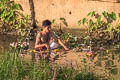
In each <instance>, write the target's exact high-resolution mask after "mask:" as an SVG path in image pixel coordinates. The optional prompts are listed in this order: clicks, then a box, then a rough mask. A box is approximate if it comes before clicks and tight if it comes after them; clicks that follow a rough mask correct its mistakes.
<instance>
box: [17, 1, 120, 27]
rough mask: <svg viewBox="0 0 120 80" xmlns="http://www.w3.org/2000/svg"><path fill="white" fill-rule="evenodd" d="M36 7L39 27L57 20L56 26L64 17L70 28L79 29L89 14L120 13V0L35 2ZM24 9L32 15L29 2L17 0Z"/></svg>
mask: <svg viewBox="0 0 120 80" xmlns="http://www.w3.org/2000/svg"><path fill="white" fill-rule="evenodd" d="M33 1H34V5H35V15H36V19H37V20H38V22H39V23H38V25H41V22H42V20H44V19H50V20H52V19H56V24H59V23H60V20H59V18H60V17H64V18H65V19H66V22H67V23H68V26H69V27H70V28H77V27H78V26H77V21H78V20H79V19H82V18H83V17H85V16H86V15H87V14H88V12H90V11H93V10H94V11H96V12H98V13H101V12H103V11H108V12H112V11H114V12H115V13H117V15H118V13H120V3H119V2H120V0H33ZM16 2H17V3H20V4H21V5H22V7H23V9H24V11H23V13H25V14H30V7H29V0H16Z"/></svg>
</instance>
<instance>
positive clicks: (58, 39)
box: [51, 33, 69, 50]
mask: <svg viewBox="0 0 120 80" xmlns="http://www.w3.org/2000/svg"><path fill="white" fill-rule="evenodd" d="M51 37H52V38H54V39H55V40H57V41H58V43H59V44H60V45H61V46H62V47H63V48H64V49H65V50H69V49H68V48H67V46H66V45H65V44H64V43H63V42H62V40H61V39H60V38H58V37H57V36H56V35H55V34H54V33H51Z"/></svg>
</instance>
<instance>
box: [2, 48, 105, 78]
mask: <svg viewBox="0 0 120 80" xmlns="http://www.w3.org/2000/svg"><path fill="white" fill-rule="evenodd" d="M18 54H19V52H18V50H14V51H5V52H4V55H1V56H0V80H104V78H102V77H99V76H97V75H95V74H89V73H88V72H84V71H79V70H76V69H74V68H73V67H72V66H71V67H67V66H66V67H60V65H58V64H56V65H54V67H53V66H50V65H49V62H47V61H45V60H40V61H39V63H36V62H35V61H34V60H33V61H23V60H22V59H21V58H19V56H18Z"/></svg>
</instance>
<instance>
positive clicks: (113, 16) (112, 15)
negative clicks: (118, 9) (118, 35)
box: [110, 12, 116, 20]
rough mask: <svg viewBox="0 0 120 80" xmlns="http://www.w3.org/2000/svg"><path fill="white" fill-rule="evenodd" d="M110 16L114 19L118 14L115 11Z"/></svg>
mask: <svg viewBox="0 0 120 80" xmlns="http://www.w3.org/2000/svg"><path fill="white" fill-rule="evenodd" d="M110 17H111V18H112V19H113V20H116V14H115V13H114V12H112V14H110Z"/></svg>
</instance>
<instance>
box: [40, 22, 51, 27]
mask: <svg viewBox="0 0 120 80" xmlns="http://www.w3.org/2000/svg"><path fill="white" fill-rule="evenodd" d="M50 25H51V21H50V20H44V21H43V22H42V26H44V27H46V26H50Z"/></svg>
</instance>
